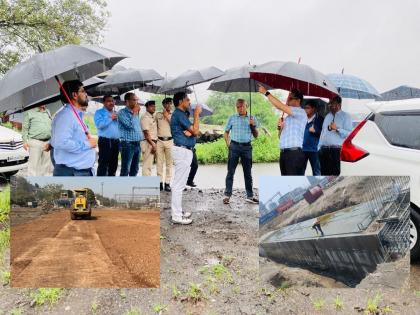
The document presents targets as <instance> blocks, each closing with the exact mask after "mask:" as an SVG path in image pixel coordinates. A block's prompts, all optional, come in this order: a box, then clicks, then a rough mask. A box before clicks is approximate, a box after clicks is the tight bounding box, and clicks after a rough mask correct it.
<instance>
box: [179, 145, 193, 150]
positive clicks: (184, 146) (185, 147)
mask: <svg viewBox="0 0 420 315" xmlns="http://www.w3.org/2000/svg"><path fill="white" fill-rule="evenodd" d="M175 146H176V147H179V148H184V149H187V150H190V151H193V149H194V148H192V147H187V146H186V145H179V144H175Z"/></svg>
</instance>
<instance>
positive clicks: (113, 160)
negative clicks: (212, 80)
mask: <svg viewBox="0 0 420 315" xmlns="http://www.w3.org/2000/svg"><path fill="white" fill-rule="evenodd" d="M98 148H99V158H98V170H97V172H96V175H97V176H115V172H116V171H117V167H118V154H119V152H120V140H119V139H109V138H104V137H99V140H98Z"/></svg>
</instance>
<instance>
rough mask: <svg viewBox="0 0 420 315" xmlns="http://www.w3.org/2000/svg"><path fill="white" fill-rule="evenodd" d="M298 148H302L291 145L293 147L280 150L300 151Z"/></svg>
mask: <svg viewBox="0 0 420 315" xmlns="http://www.w3.org/2000/svg"><path fill="white" fill-rule="evenodd" d="M300 150H302V148H301V147H293V148H284V149H280V152H290V151H300Z"/></svg>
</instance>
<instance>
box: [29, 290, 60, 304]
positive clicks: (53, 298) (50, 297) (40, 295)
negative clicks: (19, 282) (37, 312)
mask: <svg viewBox="0 0 420 315" xmlns="http://www.w3.org/2000/svg"><path fill="white" fill-rule="evenodd" d="M63 293H64V289H60V288H40V289H37V290H35V292H32V293H31V294H30V296H31V298H32V300H33V303H34V304H35V305H36V306H41V305H44V304H46V303H48V304H49V305H54V304H56V303H57V302H58V300H59V299H60V297H61V296H62V295H63Z"/></svg>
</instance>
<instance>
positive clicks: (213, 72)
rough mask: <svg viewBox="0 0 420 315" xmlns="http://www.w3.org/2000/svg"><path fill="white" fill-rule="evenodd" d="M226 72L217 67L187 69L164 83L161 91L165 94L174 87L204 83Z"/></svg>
mask: <svg viewBox="0 0 420 315" xmlns="http://www.w3.org/2000/svg"><path fill="white" fill-rule="evenodd" d="M223 74H224V72H223V71H222V70H220V69H218V68H216V67H207V68H203V69H198V70H187V71H185V72H183V73H181V74H180V75H179V76H177V77H176V78H174V79H172V80H170V81H168V82H166V83H165V84H163V85H162V87H161V88H160V90H159V92H160V93H162V94H164V93H166V92H168V91H171V90H174V89H186V88H187V87H188V86H191V85H196V84H200V83H204V82H207V81H210V80H213V79H215V78H217V77H220V76H221V75H223Z"/></svg>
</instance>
